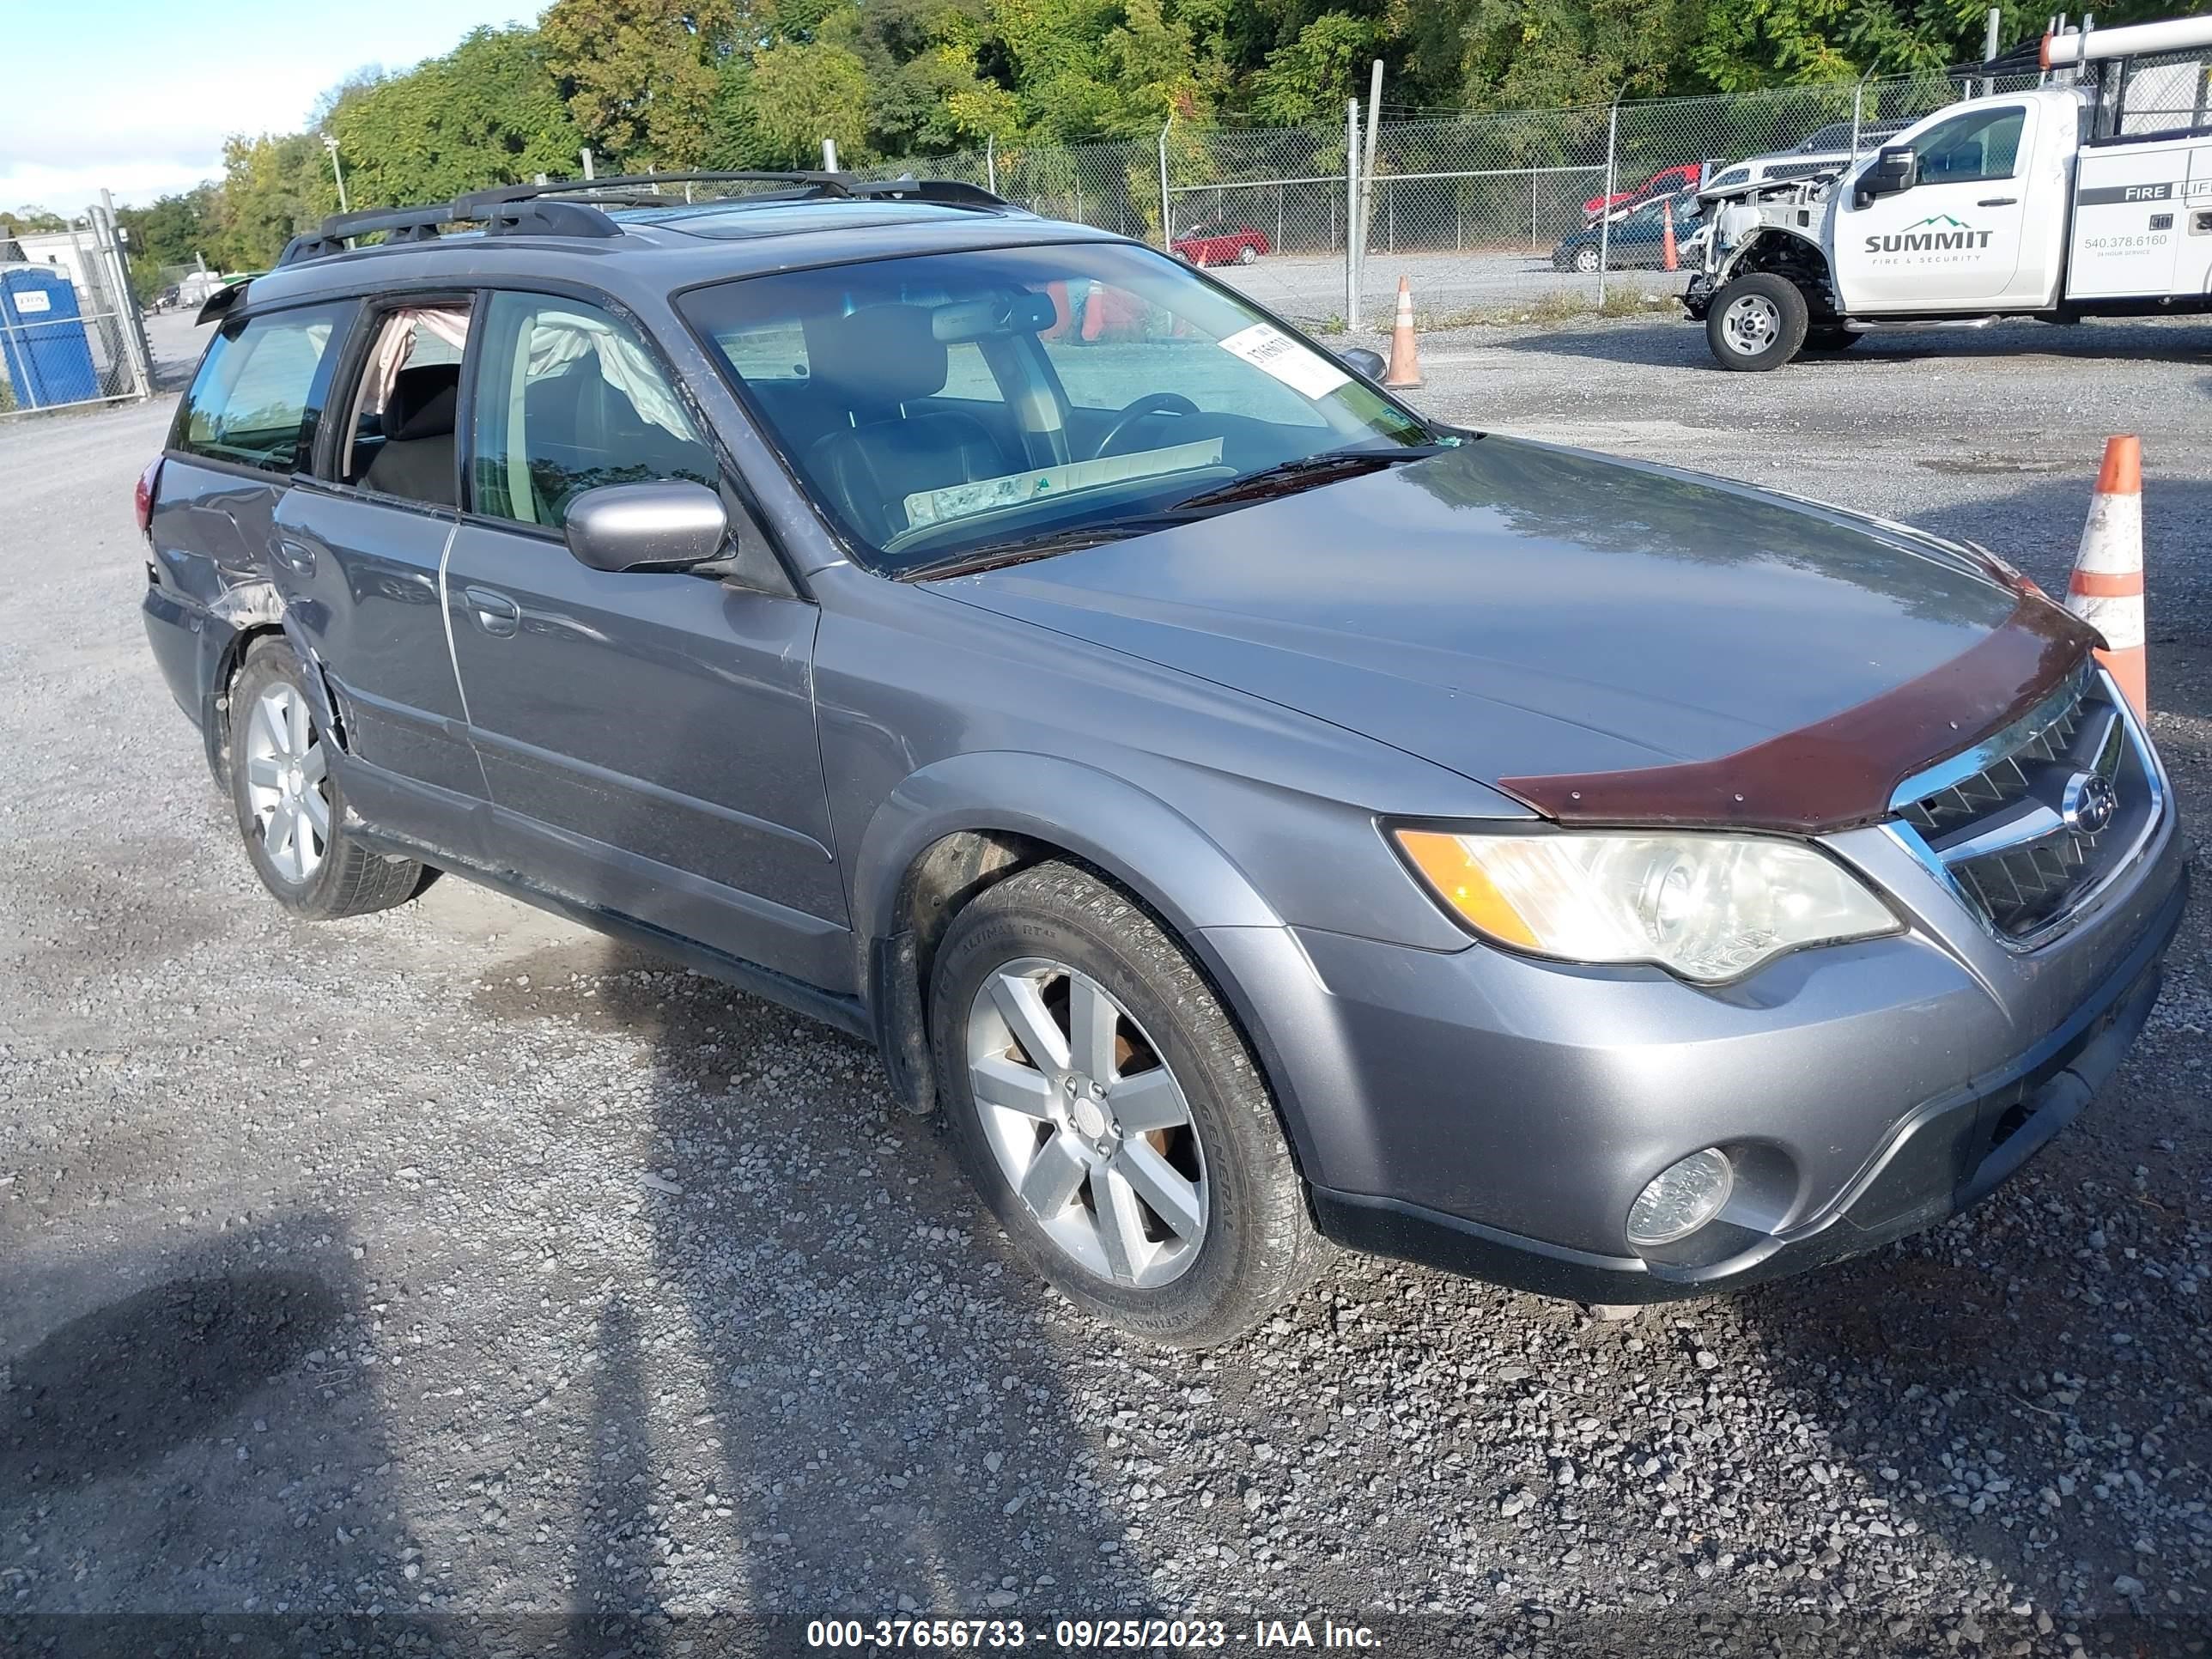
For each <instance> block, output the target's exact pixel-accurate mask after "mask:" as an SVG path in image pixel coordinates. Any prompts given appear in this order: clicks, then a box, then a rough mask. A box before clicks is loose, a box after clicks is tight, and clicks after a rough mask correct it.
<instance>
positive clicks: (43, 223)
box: [0, 207, 69, 236]
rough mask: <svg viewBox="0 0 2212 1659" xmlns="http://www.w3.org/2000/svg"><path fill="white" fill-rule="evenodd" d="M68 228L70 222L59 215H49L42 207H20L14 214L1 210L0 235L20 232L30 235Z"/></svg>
mask: <svg viewBox="0 0 2212 1659" xmlns="http://www.w3.org/2000/svg"><path fill="white" fill-rule="evenodd" d="M68 228H69V221H68V220H66V219H64V218H63V217H62V216H61V215H60V214H58V213H49V212H47V211H46V209H44V208H42V207H20V208H17V209H16V210H15V211H14V212H12V213H10V212H8V211H5V210H0V234H6V235H10V236H12V235H15V234H16V233H18V232H22V233H24V234H33V233H36V232H38V231H42V230H67V229H68Z"/></svg>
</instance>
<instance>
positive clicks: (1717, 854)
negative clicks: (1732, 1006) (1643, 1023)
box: [1395, 829, 1898, 983]
mask: <svg viewBox="0 0 2212 1659" xmlns="http://www.w3.org/2000/svg"><path fill="white" fill-rule="evenodd" d="M1395 834H1396V836H1397V838H1398V844H1399V845H1400V846H1401V847H1402V848H1405V850H1406V855H1407V858H1408V859H1410V860H1412V861H1413V867H1414V868H1415V869H1417V870H1419V872H1421V875H1422V877H1423V878H1425V880H1426V881H1427V883H1428V884H1429V886H1430V888H1431V890H1433V891H1434V892H1435V894H1436V896H1437V898H1439V899H1440V900H1442V901H1443V903H1444V905H1445V907H1446V908H1449V909H1450V910H1451V911H1453V912H1454V913H1455V914H1456V915H1459V916H1460V917H1462V919H1463V920H1464V921H1466V922H1467V924H1468V926H1469V927H1472V928H1474V930H1475V931H1476V932H1477V933H1480V934H1482V935H1483V936H1484V937H1485V938H1487V939H1495V940H1497V941H1498V943H1499V944H1501V945H1513V946H1516V947H1517V948H1519V949H1521V950H1524V951H1535V952H1537V953H1538V954H1540V955H1542V956H1547V957H1564V958H1565V959H1566V960H1567V961H1570V962H1652V963H1658V964H1659V966H1661V967H1662V968H1664V969H1668V971H1669V972H1670V973H1674V974H1679V975H1680V976H1681V977H1682V978H1684V979H1689V980H1699V981H1705V982H1707V983H1711V982H1713V981H1720V980H1727V979H1734V978H1735V977H1736V976H1737V975H1740V974H1743V973H1746V972H1748V971H1749V970H1750V969H1753V968H1755V967H1757V966H1758V965H1759V963H1762V962H1765V961H1766V960H1767V959H1768V958H1769V957H1778V956H1780V955H1782V954H1783V953H1784V951H1794V950H1796V949H1797V948H1798V947H1800V946H1801V945H1826V944H1832V943H1834V942H1836V941H1838V940H1840V939H1866V938H1869V937H1870V936H1872V935H1874V934H1876V933H1894V932H1895V931H1896V930H1897V925H1898V924H1897V918H1896V917H1894V916H1893V915H1891V914H1890V912H1889V910H1888V908H1887V906H1885V905H1884V904H1883V903H1882V902H1881V900H1880V899H1878V898H1876V897H1875V896H1874V895H1873V894H1872V893H1870V892H1869V891H1868V890H1867V889H1866V888H1864V887H1863V886H1862V885H1861V884H1859V883H1858V882H1857V880H1856V879H1855V878H1852V876H1851V875H1850V873H1849V872H1846V871H1845V870H1844V867H1843V866H1841V865H1839V864H1838V863H1836V862H1835V860H1832V859H1830V858H1828V857H1826V856H1825V855H1824V854H1820V853H1818V852H1815V851H1814V849H1813V848H1810V847H1808V846H1805V845H1803V844H1802V842H1794V841H1784V840H1781V839H1779V838H1777V837H1771V836H1725V835H1642V836H1637V835H1583V834H1578V833H1571V832H1568V831H1564V830H1535V831H1532V832H1529V833H1527V834H1522V835H1451V834H1446V833H1443V832H1440V831H1437V830H1431V829H1400V830H1397V831H1396V832H1395Z"/></svg>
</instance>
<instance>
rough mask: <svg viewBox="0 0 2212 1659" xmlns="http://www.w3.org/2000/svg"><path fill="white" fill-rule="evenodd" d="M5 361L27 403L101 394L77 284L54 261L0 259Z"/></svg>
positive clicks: (41, 405) (75, 400)
mask: <svg viewBox="0 0 2212 1659" xmlns="http://www.w3.org/2000/svg"><path fill="white" fill-rule="evenodd" d="M0 367H4V368H6V369H7V372H8V379H9V383H10V384H11V385H13V386H15V401H16V403H17V404H19V405H21V407H23V408H25V409H45V408H47V407H50V406H51V405H52V404H81V403H83V402H85V401H86V400H88V399H89V398H97V397H98V396H100V376H99V374H97V373H96V372H95V371H94V368H93V366H92V342H91V341H90V340H89V339H88V338H87V337H86V336H85V331H84V323H83V320H82V313H80V312H79V311H78V310H77V303H76V289H75V288H73V287H72V286H70V279H69V278H68V277H66V276H64V275H62V273H61V272H60V271H58V270H55V269H54V268H53V267H52V266H51V265H31V264H11V265H0Z"/></svg>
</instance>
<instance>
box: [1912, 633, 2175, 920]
mask: <svg viewBox="0 0 2212 1659" xmlns="http://www.w3.org/2000/svg"><path fill="white" fill-rule="evenodd" d="M1966 764H1968V765H1971V767H1972V769H1971V770H1965V771H1961V770H1960V768H1959V766H1958V765H1957V764H1953V765H1950V766H1947V767H1939V768H1936V769H1933V770H1932V771H1931V773H1930V774H1928V775H1926V778H1927V780H1928V781H1929V783H1930V784H1932V786H1933V787H1928V788H1927V789H1926V791H1925V793H1918V794H1914V793H1911V790H1912V787H1913V786H1908V787H1907V790H1906V792H1905V793H1906V799H1904V800H1902V801H1901V802H1900V803H1899V806H1898V809H1897V812H1898V817H1899V819H1900V820H1901V821H1902V822H1903V823H1904V824H1905V825H1906V826H1909V828H1910V830H1911V836H1912V837H1913V839H1914V840H1915V841H1916V842H1917V843H1918V850H1920V851H1921V852H1923V854H1925V856H1926V857H1927V858H1928V860H1929V862H1930V863H1932V864H1933V865H1934V866H1936V868H1938V869H1939V870H1941V871H1942V872H1943V873H1944V875H1945V876H1946V877H1947V878H1948V879H1949V880H1950V881H1951V882H1952V884H1954V886H1955V887H1956V888H1957V890H1958V891H1959V893H1960V896H1962V897H1963V898H1964V899H1965V900H1966V902H1968V903H1969V904H1970V905H1972V906H1973V907H1974V908H1976V909H1977V910H1978V912H1979V913H1980V914H1981V915H1982V917H1983V918H1984V920H1985V921H1987V922H1988V923H1989V924H1990V927H1993V928H1994V929H1995V930H1996V932H1997V933H2000V934H2002V936H2004V937H2005V938H2007V939H2014V940H2027V939H2033V938H2037V937H2039V936H2041V935H2043V934H2045V933H2049V932H2051V931H2054V930H2056V929H2057V927H2058V926H2059V925H2060V924H2061V923H2063V921H2064V920H2065V919H2066V918H2067V917H2068V916H2069V915H2071V914H2072V913H2073V912H2074V911H2075V909H2077V908H2079V907H2080V906H2081V904H2082V903H2084V902H2087V899H2088V897H2089V896H2090V895H2091V894H2093V892H2095V891H2096V890H2098V889H2099V888H2100V887H2101V886H2102V885H2103V884H2104V882H2105V880H2106V878H2107V877H2108V876H2109V875H2110V874H2111V873H2112V871H2113V870H2114V869H2115V868H2116V867H2117V866H2118V863H2119V862H2120V861H2122V860H2124V859H2125V858H2127V857H2128V856H2129V855H2130V853H2131V852H2132V850H2133V849H2134V848H2136V846H2137V845H2138V844H2139V843H2140V842H2141V841H2142V837H2143V836H2144V834H2145V833H2146V832H2147V831H2148V829H2149V828H2150V827H2151V826H2152V825H2153V824H2154V822H2155V821H2156V818H2157V815H2158V813H2159V811H2160V789H2159V787H2158V783H2157V780H2156V777H2155V774H2154V769H2153V764H2152V763H2151V762H2150V760H2149V758H2148V754H2147V753H2146V751H2145V750H2143V749H2142V746H2141V745H2140V744H2138V743H2137V742H2136V740H2135V738H2134V736H2133V734H2132V732H2130V726H2129V721H2128V718H2127V715H2126V714H2125V713H2124V710H2123V709H2122V708H2121V706H2120V701H2119V696H2118V693H2117V692H2116V691H2115V690H2113V688H2112V682H2111V681H2110V680H2109V679H2108V678H2106V676H2105V675H2103V674H2102V673H2097V672H2085V673H2082V674H2081V675H2078V676H2077V677H2075V678H2074V679H2073V680H2072V681H2071V682H2070V683H2069V684H2068V685H2067V686H2066V687H2064V688H2063V690H2061V691H2059V692H2058V693H2057V694H2055V695H2054V696H2051V698H2049V699H2047V700H2046V701H2045V702H2044V703H2043V704H2041V705H2040V706H2039V708H2036V709H2034V710H2033V711H2032V712H2031V713H2030V714H2028V715H2027V717H2026V718H2024V719H2023V720H2021V721H2020V722H2018V723H2017V724H2015V726H2012V727H2011V728H2010V729H2009V730H2008V731H2006V732H2002V733H2000V734H1999V735H1998V736H1997V737H1996V738H1994V739H1992V740H1991V741H1990V743H1988V744H1984V745H1983V746H1982V747H1981V748H1980V749H1978V750H1975V751H1974V752H1973V753H1972V755H1971V756H1969V757H1966ZM2091 780H2097V781H2099V782H2098V783H2092V782H2091ZM2100 786H2101V787H2102V788H2109V790H2110V791H2111V799H2110V801H2109V803H2107V804H2109V805H2110V806H2111V811H2110V812H2109V814H2108V815H2107V816H2106V817H2104V820H2103V821H2102V822H2101V823H2100V822H2097V819H2098V817H2099V816H2100V815H2099V813H2098V811H2097V810H2096V809H2097V805H2098V802H2097V797H2098V796H2099V794H2100V793H2101V788H2100Z"/></svg>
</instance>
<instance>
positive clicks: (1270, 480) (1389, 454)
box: [1176, 444, 1451, 510]
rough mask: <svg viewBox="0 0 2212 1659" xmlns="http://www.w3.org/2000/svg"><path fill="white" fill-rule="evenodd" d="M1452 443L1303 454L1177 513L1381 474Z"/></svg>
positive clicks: (1208, 492)
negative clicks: (1371, 473)
mask: <svg viewBox="0 0 2212 1659" xmlns="http://www.w3.org/2000/svg"><path fill="white" fill-rule="evenodd" d="M1450 447H1451V446H1450V445H1449V444H1407V445H1405V446H1403V447H1401V448H1397V449H1326V450H1323V451H1322V453H1320V454H1318V455H1300V456H1297V457H1295V458H1294V459H1291V460H1287V461H1278V462H1276V463H1275V465H1273V466H1265V467H1261V469H1260V470H1259V471H1257V472H1248V473H1246V474H1245V475H1244V477H1241V478H1234V479H1231V481H1230V482H1229V483H1225V484H1219V485H1217V486H1216V487H1215V488H1213V489H1205V490H1200V492H1199V493H1198V494H1197V495H1187V496H1185V497H1184V498H1183V499H1182V501H1177V502H1176V507H1177V509H1178V510H1180V509H1184V508H1189V507H1226V506H1228V505H1229V504H1230V503H1231V502H1232V501H1266V500H1267V499H1268V498H1270V497H1271V496H1276V495H1296V494H1297V492H1298V491H1300V490H1302V489H1314V488H1316V487H1317V486H1318V485H1321V484H1325V483H1335V482H1336V480H1338V479H1339V478H1351V477H1358V475H1359V474H1360V473H1362V472H1379V471H1382V470H1383V468H1384V467H1386V466H1397V465H1401V463H1403V462H1407V461H1422V460H1426V459H1428V458H1429V457H1430V456H1431V455H1441V454H1443V453H1444V451H1445V450H1446V449H1448V448H1450Z"/></svg>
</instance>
